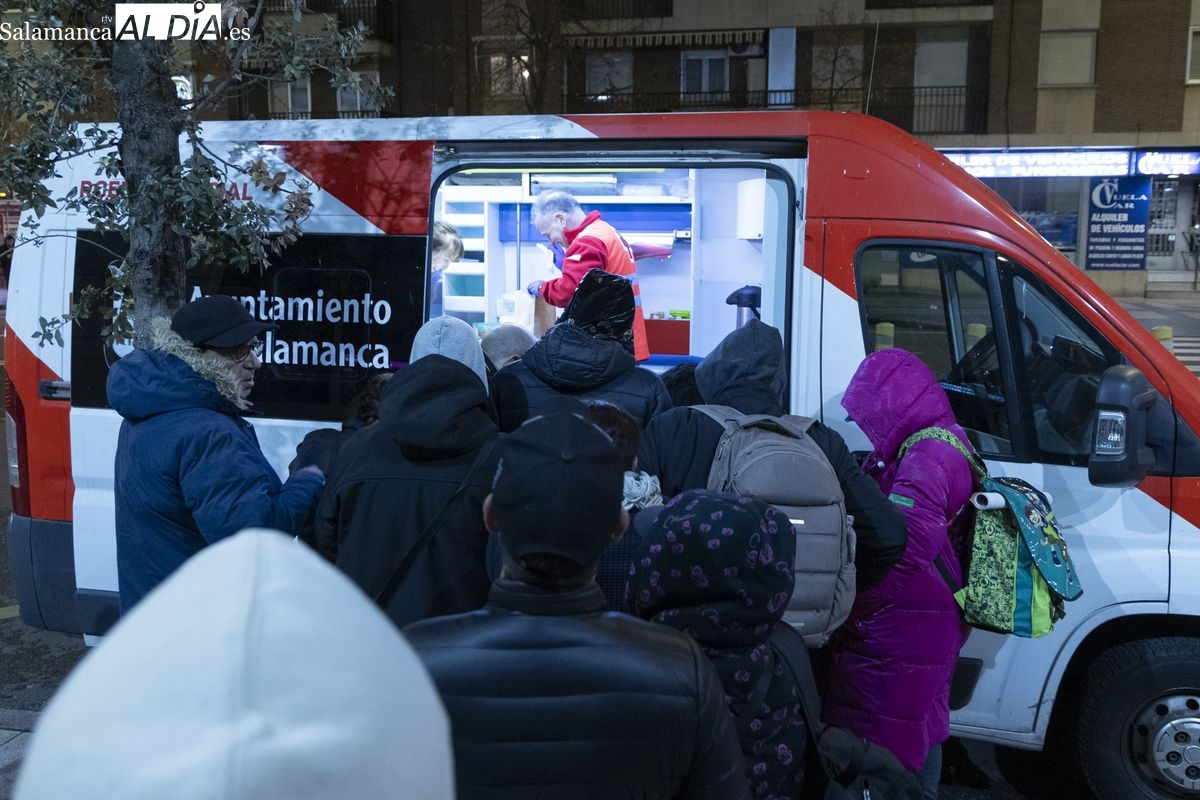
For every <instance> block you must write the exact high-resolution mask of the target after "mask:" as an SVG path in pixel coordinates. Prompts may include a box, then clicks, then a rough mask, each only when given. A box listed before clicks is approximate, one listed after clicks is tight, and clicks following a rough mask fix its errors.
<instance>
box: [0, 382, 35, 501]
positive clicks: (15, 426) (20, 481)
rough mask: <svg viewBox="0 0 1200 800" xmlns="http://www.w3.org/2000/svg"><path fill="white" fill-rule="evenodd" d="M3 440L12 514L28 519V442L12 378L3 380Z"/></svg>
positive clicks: (19, 399) (22, 414)
mask: <svg viewBox="0 0 1200 800" xmlns="http://www.w3.org/2000/svg"><path fill="white" fill-rule="evenodd" d="M4 438H5V441H6V443H7V444H8V485H9V486H10V487H12V508H13V513H14V514H17V515H20V516H23V517H27V516H29V458H28V456H27V455H26V454H27V453H28V452H29V442H28V438H27V437H26V434H25V406H24V405H23V404H22V403H21V398H20V397H18V396H17V387H16V385H15V384H14V383H13V382H12V378H9V377H7V376H6V377H5V378H4Z"/></svg>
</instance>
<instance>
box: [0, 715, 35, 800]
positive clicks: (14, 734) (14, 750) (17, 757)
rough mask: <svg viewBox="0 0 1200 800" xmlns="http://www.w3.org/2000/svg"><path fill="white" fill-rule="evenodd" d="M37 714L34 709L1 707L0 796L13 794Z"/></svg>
mask: <svg viewBox="0 0 1200 800" xmlns="http://www.w3.org/2000/svg"><path fill="white" fill-rule="evenodd" d="M36 720H37V714H36V713H35V712H33V711H14V710H9V709H0V798H2V799H3V800H7V798H9V797H10V796H11V795H12V789H13V784H14V783H16V780H17V768H18V767H19V766H20V765H21V759H22V757H24V755H25V748H26V747H28V746H29V732H30V731H31V730H33V723H34V722H35V721H36Z"/></svg>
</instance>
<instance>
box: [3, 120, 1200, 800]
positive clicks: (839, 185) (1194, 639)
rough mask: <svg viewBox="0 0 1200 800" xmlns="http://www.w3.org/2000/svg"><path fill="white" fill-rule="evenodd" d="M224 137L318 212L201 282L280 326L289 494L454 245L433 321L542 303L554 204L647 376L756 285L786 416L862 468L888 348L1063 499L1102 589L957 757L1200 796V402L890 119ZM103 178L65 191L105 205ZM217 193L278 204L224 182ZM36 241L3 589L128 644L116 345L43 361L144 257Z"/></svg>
mask: <svg viewBox="0 0 1200 800" xmlns="http://www.w3.org/2000/svg"><path fill="white" fill-rule="evenodd" d="M204 133H205V136H206V139H207V142H208V145H209V146H210V147H212V148H214V149H215V150H216V151H217V152H220V153H222V154H223V155H224V156H225V157H226V158H228V159H229V161H230V162H231V163H235V164H241V165H247V164H249V163H251V162H252V161H255V160H257V159H260V158H261V159H264V160H265V161H266V162H267V164H268V166H269V168H270V170H271V172H272V173H274V172H275V171H283V172H285V173H286V174H287V175H288V176H291V177H302V178H305V179H307V180H310V181H312V182H313V184H314V186H313V190H314V200H315V209H314V212H313V215H312V218H311V219H310V220H309V221H308V222H307V223H306V224H305V226H304V227H305V234H304V236H303V237H302V238H301V240H300V241H299V243H298V244H296V245H294V246H292V247H290V248H288V249H287V250H285V251H284V253H283V254H282V255H281V256H280V257H279V258H278V259H277V260H276V261H275V263H274V264H273V265H272V266H271V268H270V269H269V270H267V271H266V272H265V273H264V274H262V275H258V274H254V275H243V274H239V273H236V272H231V271H226V272H221V271H219V270H218V271H212V272H208V273H204V274H200V273H196V274H194V275H193V276H192V288H191V292H192V294H193V296H195V295H199V294H206V293H210V292H221V293H225V294H231V295H235V296H238V297H241V298H244V300H245V302H246V303H247V306H248V307H249V308H250V309H251V310H252V312H253V313H255V314H257V315H259V316H262V317H264V318H267V317H269V318H271V319H273V320H275V321H276V322H278V324H279V329H278V331H277V332H276V333H275V334H274V336H273V337H272V339H271V340H270V341H269V342H268V345H267V357H266V358H265V359H264V361H265V362H266V363H265V366H264V368H263V369H262V371H261V373H260V375H259V377H258V379H257V386H256V388H255V404H256V409H257V410H258V411H259V412H261V416H260V417H258V418H256V419H255V420H254V422H255V426H256V428H257V430H258V433H259V438H260V440H261V442H262V445H263V448H264V450H265V452H266V453H267V454H268V456H269V457H270V458H271V460H272V462H273V463H274V464H275V465H276V467H277V468H278V469H279V470H280V472H281V474H282V473H283V472H284V469H285V465H286V463H287V461H288V460H289V459H290V457H291V455H292V453H293V448H294V446H295V444H296V442H297V441H298V440H299V439H300V437H301V436H302V435H303V434H304V433H305V432H306V431H307V430H309V429H311V428H313V427H316V426H321V425H330V424H336V422H337V421H339V420H341V419H342V417H343V416H344V415H345V407H346V404H347V403H348V402H349V400H350V398H351V397H352V395H353V393H354V391H355V388H356V386H357V385H358V384H359V382H360V381H361V380H362V379H363V378H364V377H366V376H368V375H370V374H371V373H372V372H374V371H377V370H378V369H380V368H383V367H395V366H398V365H400V364H401V363H402V362H403V359H404V358H405V356H406V354H407V352H408V347H409V343H410V342H411V339H412V336H413V334H414V332H415V331H416V329H417V327H418V326H419V325H420V324H421V323H422V321H423V320H424V319H425V318H426V316H427V314H428V313H429V305H430V300H431V274H430V255H429V246H428V242H429V235H430V232H431V229H432V225H433V222H434V221H435V220H437V219H441V220H445V221H447V222H450V223H451V224H453V225H455V226H456V227H457V228H458V230H459V231H460V233H461V235H462V236H463V238H464V241H465V245H466V250H467V253H466V256H465V257H464V259H463V260H462V261H461V262H458V263H454V264H451V265H450V266H449V267H448V268H447V269H446V271H445V273H444V275H443V276H442V277H441V283H442V298H441V307H442V309H443V310H444V312H445V313H449V314H455V315H458V316H461V317H462V318H463V319H466V320H468V321H470V322H472V323H476V324H478V325H479V326H480V327H481V328H486V327H487V326H489V325H491V324H494V323H497V322H500V321H506V320H508V319H512V318H516V317H519V316H520V314H519V309H518V305H519V294H520V290H521V288H522V287H524V286H525V285H526V284H527V283H528V282H529V281H530V280H532V279H534V278H540V277H545V275H546V274H547V273H546V271H547V269H549V267H548V258H547V254H546V251H545V249H544V247H541V246H539V245H542V244H544V243H543V242H541V241H540V237H538V235H537V233H536V231H534V230H533V228H532V226H531V225H530V220H529V210H530V204H531V201H532V200H533V198H534V197H535V196H536V194H537V193H538V192H540V191H543V190H546V189H558V188H561V189H567V190H570V191H572V192H573V193H575V194H576V195H577V196H579V198H580V200H581V202H582V204H583V205H584V208H585V209H589V210H590V209H599V210H600V211H601V212H602V213H603V215H604V217H605V218H606V219H608V220H609V221H610V222H612V223H613V224H614V225H616V227H617V228H618V229H620V230H621V231H622V232H624V233H625V235H626V236H627V238H629V239H630V240H631V241H633V242H634V243H639V242H640V243H642V244H645V245H654V248H650V249H651V250H652V251H653V252H656V253H658V255H654V256H651V257H649V258H645V259H642V260H641V261H639V265H638V271H639V283H640V286H641V298H642V307H643V311H644V313H645V315H646V317H647V324H648V339H649V343H650V349H651V351H652V353H653V356H652V360H651V363H652V364H655V363H657V364H660V365H667V364H671V363H675V362H677V361H679V360H681V359H688V358H697V357H701V356H703V355H704V354H706V353H707V352H708V351H709V350H710V349H711V348H712V346H713V345H714V344H716V343H717V342H718V341H719V340H720V339H721V338H722V337H723V336H724V335H725V334H726V333H727V332H728V331H729V330H730V329H732V328H733V327H734V326H735V325H736V320H737V318H738V314H739V313H744V310H743V309H739V308H738V307H737V306H736V305H733V304H731V303H730V302H727V300H729V299H731V298H732V297H736V296H737V294H738V292H737V290H739V289H741V288H743V287H746V286H756V287H760V289H761V305H760V308H759V313H761V315H762V318H763V319H764V320H765V321H766V322H768V323H770V324H772V325H774V326H777V327H778V328H780V329H781V330H782V331H783V333H784V340H785V343H786V346H787V348H788V357H789V362H790V365H791V372H790V405H791V409H790V410H791V411H792V412H794V413H801V414H808V415H812V416H816V417H818V418H820V419H822V420H824V421H825V422H826V424H829V425H831V426H833V427H835V428H837V429H839V430H840V431H841V433H842V434H843V435H844V436H845V437H846V438H847V440H848V441H849V443H850V444H851V446H852V447H859V448H862V449H865V448H866V446H867V445H866V439H865V437H863V436H862V434H861V432H859V431H858V430H857V429H856V428H855V427H854V426H853V424H852V423H848V422H846V421H845V414H844V412H843V411H842V409H841V407H840V405H839V399H840V397H841V395H842V392H843V390H844V387H845V385H846V383H847V381H848V380H849V378H850V376H851V375H852V374H853V372H854V370H855V368H856V367H857V365H858V363H859V362H860V361H861V360H862V358H863V357H864V356H865V354H866V353H868V352H870V351H871V350H873V349H875V348H876V347H879V346H885V345H887V344H894V345H895V346H899V347H904V348H906V349H909V350H911V351H913V352H915V353H917V354H919V355H920V356H921V358H922V359H924V360H925V361H926V362H927V363H928V364H929V366H930V367H931V368H932V369H933V371H934V372H935V374H936V375H937V376H938V377H939V379H940V380H941V381H942V383H943V385H944V386H945V388H946V390H947V393H948V394H949V396H950V398H951V402H952V404H953V406H954V408H955V410H956V413H957V416H958V421H959V422H960V423H961V424H962V425H963V427H964V428H966V429H967V431H968V433H969V434H970V436H971V438H972V440H973V442H974V444H975V446H976V448H977V449H978V450H979V452H980V453H981V454H982V455H983V456H984V457H985V458H986V459H987V461H988V466H989V468H990V469H991V471H992V472H993V474H996V475H1014V476H1018V477H1022V478H1025V479H1027V480H1029V481H1030V482H1031V483H1033V484H1034V485H1036V486H1039V487H1041V488H1043V489H1045V490H1046V491H1048V492H1049V493H1050V494H1051V495H1052V496H1053V498H1054V506H1055V511H1056V512H1057V515H1058V519H1059V522H1060V524H1061V526H1062V530H1063V532H1064V534H1065V536H1066V538H1067V540H1068V542H1069V545H1070V549H1071V553H1072V556H1073V559H1074V561H1075V564H1076V567H1077V569H1078V572H1079V575H1080V577H1081V581H1082V584H1083V586H1084V590H1085V591H1084V594H1083V596H1082V597H1081V598H1080V599H1079V600H1078V601H1076V602H1074V603H1072V604H1070V605H1069V606H1068V607H1067V612H1068V613H1067V617H1066V619H1065V620H1063V621H1061V622H1060V623H1058V625H1057V626H1056V628H1055V630H1054V631H1053V633H1052V634H1050V635H1049V636H1046V637H1044V638H1041V639H1036V640H1029V639H1020V638H1016V637H1003V636H998V635H994V634H989V633H984V632H978V631H976V632H974V633H973V634H972V636H971V638H970V641H969V642H968V644H967V646H966V648H965V650H964V651H963V653H962V659H961V663H960V670H959V672H958V675H957V678H956V681H955V685H954V697H953V705H954V712H953V726H954V731H955V732H956V733H957V734H958V735H961V736H966V737H971V738H977V739H984V740H988V741H992V742H997V743H1002V744H1007V745H1014V746H1017V747H1025V748H1032V749H1037V748H1041V747H1042V746H1043V745H1044V744H1045V743H1046V741H1047V736H1048V733H1049V732H1051V731H1052V730H1053V733H1054V734H1056V735H1059V734H1061V735H1062V736H1064V737H1072V739H1073V740H1074V742H1075V743H1076V744H1077V745H1078V746H1077V747H1075V748H1074V750H1073V752H1074V753H1075V754H1076V755H1077V756H1078V765H1079V766H1080V767H1081V768H1082V770H1083V772H1084V774H1085V775H1086V777H1087V779H1088V782H1089V784H1090V785H1091V786H1092V787H1093V789H1094V790H1095V792H1096V793H1097V795H1098V796H1099V797H1101V798H1105V800H1130V798H1166V797H1200V620H1198V619H1197V613H1198V612H1200V581H1197V580H1196V578H1195V576H1196V575H1197V574H1200V531H1198V530H1197V526H1198V525H1200V440H1198V439H1197V435H1196V432H1197V431H1200V382H1198V381H1197V379H1196V377H1195V376H1193V375H1192V374H1191V373H1190V372H1189V371H1188V370H1187V369H1186V368H1184V366H1183V365H1182V364H1181V363H1180V362H1178V361H1177V360H1176V359H1175V358H1174V356H1172V355H1171V354H1170V353H1169V352H1168V351H1166V350H1165V349H1164V348H1163V347H1162V346H1161V345H1160V344H1159V343H1158V342H1157V341H1156V340H1155V339H1154V338H1153V337H1152V336H1151V335H1150V334H1149V333H1147V332H1146V331H1145V329H1144V328H1143V327H1142V326H1141V325H1139V324H1138V323H1137V322H1136V321H1135V320H1134V319H1132V318H1131V317H1130V316H1129V315H1128V314H1127V313H1126V312H1125V311H1124V310H1123V309H1122V308H1121V307H1120V306H1118V305H1117V303H1115V302H1114V301H1113V300H1112V299H1111V298H1109V297H1107V296H1106V295H1105V294H1104V293H1103V292H1102V291H1101V290H1100V289H1099V288H1097V287H1096V286H1095V285H1094V284H1093V283H1092V282H1091V281H1090V280H1089V279H1088V278H1087V277H1086V275H1084V274H1083V273H1082V272H1081V271H1080V270H1079V269H1078V268H1076V267H1075V266H1074V265H1073V264H1071V263H1070V262H1069V261H1067V260H1066V259H1065V258H1064V257H1063V256H1062V255H1061V254H1060V253H1059V252H1058V251H1056V250H1055V249H1054V248H1053V247H1052V246H1050V245H1049V244H1048V243H1047V242H1046V241H1045V240H1044V239H1042V238H1041V237H1040V236H1039V235H1038V234H1037V233H1036V232H1035V231H1034V230H1033V229H1032V228H1031V227H1030V226H1029V225H1027V224H1026V223H1025V222H1024V221H1023V220H1022V219H1021V218H1020V217H1019V216H1018V215H1017V214H1016V213H1014V211H1013V210H1012V209H1011V208H1010V207H1009V206H1008V205H1007V204H1005V203H1004V201H1003V200H1001V199H1000V198H999V197H998V196H997V195H996V194H995V193H993V192H992V191H991V190H989V189H987V188H985V187H984V186H983V185H982V184H981V183H979V182H978V181H977V180H975V179H974V178H972V177H970V176H969V175H967V174H966V173H965V172H963V171H962V170H961V169H959V168H958V167H956V166H954V165H953V164H951V163H950V162H949V161H947V160H946V159H945V158H943V157H942V156H941V155H939V154H938V153H937V152H935V151H934V150H932V149H930V148H928V147H927V146H925V145H923V144H922V143H920V142H918V141H917V140H915V139H913V138H912V137H910V136H909V135H907V134H905V133H903V132H901V131H899V130H897V129H896V128H893V127H891V126H889V125H887V124H886V123H883V122H881V121H879V120H876V119H874V118H871V117H865V116H860V115H853V114H835V113H827V112H799V111H779V112H750V113H720V114H670V115H644V116H641V115H629V116H597V117H483V118H467V117H458V118H444V119H408V120H356V121H306V122H228V123H215V122H214V123H207V124H205V126H204ZM98 155H99V154H93V155H91V156H88V157H81V158H77V159H75V160H74V161H73V162H71V163H70V164H68V165H67V166H66V167H65V168H63V169H62V170H61V172H62V177H61V178H60V179H57V180H56V183H57V185H56V186H54V187H52V191H53V192H55V193H56V194H57V193H60V192H63V191H65V190H66V189H67V188H71V187H74V188H78V189H80V190H81V191H111V190H112V189H113V187H112V185H111V184H109V183H106V182H105V181H103V180H102V179H98V178H97V177H96V169H95V162H94V159H95V158H96V157H97V156H98ZM226 189H227V190H228V191H229V192H230V193H231V194H234V195H236V196H238V197H240V198H243V199H245V198H249V197H254V198H256V199H262V200H264V201H266V202H271V198H270V197H269V196H266V195H260V193H259V192H258V191H257V190H256V189H255V188H254V187H253V186H251V185H250V184H249V183H248V181H246V180H245V179H244V178H242V177H238V176H236V175H233V174H231V177H230V178H229V182H228V185H227V187H226ZM41 226H42V231H43V232H44V233H46V234H50V236H49V238H47V239H46V240H45V241H44V243H43V244H42V245H41V246H40V247H34V246H21V247H19V248H18V250H17V253H16V258H15V259H14V266H13V274H12V284H11V287H10V294H9V304H8V317H7V324H6V337H7V338H6V359H7V363H6V367H7V370H8V378H7V383H8V385H7V399H6V412H7V417H6V421H7V425H8V441H9V446H10V449H9V464H10V474H11V476H12V485H13V505H14V513H13V516H12V519H11V522H10V527H9V542H10V561H11V566H12V571H13V574H14V576H15V579H16V582H17V585H18V589H19V601H20V605H21V615H22V619H23V620H24V621H25V622H26V623H27V624H30V625H36V626H41V627H46V628H51V629H55V630H65V631H77V632H82V633H85V634H92V635H97V634H103V633H104V631H105V630H106V629H107V628H108V627H109V626H110V625H111V624H112V623H113V622H114V620H115V619H116V615H117V611H116V609H117V603H116V588H117V574H116V570H117V567H116V558H115V544H114V530H113V527H114V522H113V498H112V466H113V453H114V451H115V447H116V439H117V429H118V426H119V422H120V420H119V418H118V417H117V415H116V414H115V413H114V412H113V411H112V410H110V409H109V408H108V407H107V406H106V403H105V396H104V379H105V374H106V370H107V365H108V364H109V363H111V361H112V359H114V358H116V357H118V356H119V352H118V351H117V350H114V348H112V347H110V346H107V345H106V344H105V343H104V341H103V340H102V338H101V337H100V334H99V330H98V324H97V323H89V324H85V325H82V326H76V327H73V328H71V329H70V330H69V331H67V332H66V333H67V337H66V341H65V345H64V346H61V347H59V346H54V345H47V346H40V344H39V342H38V341H37V340H36V339H35V338H34V336H33V334H34V333H35V332H37V331H38V330H39V318H40V317H41V318H52V317H54V316H56V315H60V314H64V313H65V312H66V311H67V309H68V307H69V303H70V300H71V297H72V294H73V293H75V292H78V291H79V289H80V288H81V287H83V286H86V285H88V284H93V283H97V282H98V281H99V280H100V278H101V276H102V275H103V271H104V269H105V268H106V265H107V264H108V262H109V261H110V259H111V258H112V255H111V252H110V251H111V250H118V249H119V248H120V244H121V243H120V240H119V239H115V238H114V237H111V236H105V235H99V234H96V233H95V232H92V231H90V230H89V229H88V224H87V220H86V219H85V218H83V217H82V216H79V215H72V214H69V213H59V214H50V215H48V216H46V217H45V218H43V219H42V221H41ZM57 234H64V235H61V236H60V235H57ZM97 245H100V246H97ZM1100 414H1103V415H1104V416H1103V419H1104V435H1103V436H1097V429H1098V425H1097V418H1098V415H1100ZM214 591H220V587H214ZM1052 724H1053V729H1052V727H1051V726H1052Z"/></svg>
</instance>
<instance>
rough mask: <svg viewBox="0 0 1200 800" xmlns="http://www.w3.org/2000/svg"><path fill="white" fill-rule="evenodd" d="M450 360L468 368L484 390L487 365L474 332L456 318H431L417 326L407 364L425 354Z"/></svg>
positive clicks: (486, 382)
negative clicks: (477, 378) (418, 327)
mask: <svg viewBox="0 0 1200 800" xmlns="http://www.w3.org/2000/svg"><path fill="white" fill-rule="evenodd" d="M434 354H437V355H441V356H445V357H446V358H452V359H454V360H455V361H458V362H459V363H461V364H465V365H466V366H468V367H470V368H471V371H472V372H474V373H475V374H476V375H478V376H479V381H480V382H481V383H482V384H483V391H484V392H487V390H488V378H487V366H486V364H485V362H484V360H483V348H482V347H480V345H479V335H478V334H477V333H475V329H474V328H472V327H471V326H470V325H468V324H467V323H465V322H463V321H462V320H461V319H458V318H457V317H435V318H433V319H431V320H429V322H426V323H425V324H424V325H422V326H421V329H420V330H419V331H417V335H416V338H414V339H413V345H412V353H411V354H410V355H409V357H408V362H409V363H410V364H411V363H412V362H414V361H416V360H417V359H420V358H424V357H425V356H429V355H434Z"/></svg>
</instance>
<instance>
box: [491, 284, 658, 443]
mask: <svg viewBox="0 0 1200 800" xmlns="http://www.w3.org/2000/svg"><path fill="white" fill-rule="evenodd" d="M633 318H634V300H633V289H632V287H631V286H630V284H629V281H628V280H626V279H625V278H622V277H620V276H619V275H614V274H612V273H611V272H605V271H604V270H599V269H594V270H592V271H591V272H589V273H588V274H587V275H585V276H584V278H583V280H582V281H581V282H580V284H579V288H578V289H576V290H575V294H574V296H573V297H572V298H571V302H570V303H568V305H567V308H566V310H565V311H564V312H563V315H562V317H561V318H560V319H559V320H558V322H557V323H555V324H554V326H553V327H551V328H550V330H548V331H546V333H544V334H543V335H542V338H540V339H538V340H537V342H535V343H534V345H533V346H532V347H530V348H529V349H528V350H526V351H525V354H524V355H523V356H521V359H520V360H519V361H515V362H513V363H512V364H509V365H508V366H506V367H504V368H503V369H501V370H500V371H499V372H497V373H496V375H495V376H494V377H493V379H492V394H493V397H492V400H493V404H494V406H495V409H496V415H497V419H498V421H499V423H500V430H502V431H511V430H515V429H516V428H517V426H519V425H520V424H521V423H522V422H524V421H525V420H527V419H529V418H530V417H534V416H537V414H539V413H540V412H541V411H542V409H544V408H546V407H548V403H549V402H550V401H551V400H552V399H553V398H555V397H556V396H557V395H567V396H570V397H575V398H577V399H579V400H582V401H587V400H607V401H609V402H610V403H612V404H613V405H615V406H618V407H619V408H621V409H623V410H625V411H626V412H628V414H629V415H630V416H631V417H633V418H634V420H635V421H636V422H637V423H638V425H639V427H643V428H644V427H645V426H646V423H648V422H649V421H650V419H651V418H653V417H654V416H656V415H658V414H660V413H662V412H663V411H666V410H667V409H669V408H670V407H671V397H670V395H669V394H667V387H666V386H664V385H663V382H662V381H661V380H659V377H658V376H657V375H655V374H654V373H653V372H651V371H650V370H648V369H643V368H642V367H639V366H638V365H637V362H636V361H635V360H634V358H633Z"/></svg>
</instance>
